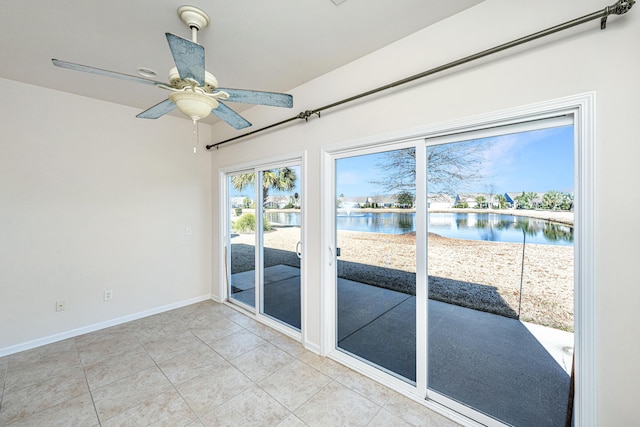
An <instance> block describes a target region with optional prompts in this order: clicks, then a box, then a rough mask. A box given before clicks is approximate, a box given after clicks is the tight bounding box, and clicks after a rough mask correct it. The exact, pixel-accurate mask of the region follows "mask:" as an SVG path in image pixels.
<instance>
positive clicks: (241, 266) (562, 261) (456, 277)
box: [231, 210, 573, 331]
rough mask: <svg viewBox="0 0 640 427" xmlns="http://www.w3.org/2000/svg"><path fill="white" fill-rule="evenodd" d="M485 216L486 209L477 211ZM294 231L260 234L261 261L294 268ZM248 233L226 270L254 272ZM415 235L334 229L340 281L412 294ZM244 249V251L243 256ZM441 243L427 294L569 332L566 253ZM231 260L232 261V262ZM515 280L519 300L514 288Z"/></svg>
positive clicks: (436, 244)
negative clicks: (336, 234) (337, 230)
mask: <svg viewBox="0 0 640 427" xmlns="http://www.w3.org/2000/svg"><path fill="white" fill-rule="evenodd" d="M484 212H486V210H485V211H484ZM299 236H300V230H299V229H298V228H295V227H283V228H279V227H278V228H275V230H274V231H272V232H269V233H265V235H264V242H265V262H266V264H267V265H273V264H277V263H283V264H287V265H296V262H297V261H296V259H297V258H296V257H295V253H294V252H293V250H295V249H294V248H295V244H296V242H297V241H298V240H299V239H300V237H299ZM253 239H254V237H253V235H252V234H242V235H236V236H235V237H233V238H232V241H231V243H232V245H234V246H233V253H234V256H233V257H232V271H233V272H238V271H245V270H247V269H253V263H252V258H253V254H252V247H251V245H253V244H254V240H253ZM415 239H416V238H415V234H414V233H410V234H398V235H392V234H377V233H359V232H352V231H340V232H338V246H339V247H340V250H341V256H340V258H339V263H338V275H339V277H342V278H346V279H350V280H356V281H360V282H364V283H370V284H372V285H375V286H380V287H385V288H389V289H394V290H398V291H401V292H405V293H409V294H415V282H416V279H415V277H416V276H415V272H416V261H415V260H416V255H415ZM245 252H246V253H245ZM522 260H523V247H522V244H519V243H502V242H487V241H475V240H460V239H448V238H444V237H441V236H438V235H435V234H432V235H430V236H429V240H428V271H429V297H430V298H432V299H436V300H440V301H445V302H450V303H454V304H458V305H462V306H465V307H471V308H475V309H478V310H483V311H488V312H492V313H496V314H501V315H505V316H508V317H517V316H518V312H520V318H521V320H524V321H527V322H532V323H536V324H540V325H545V326H550V327H553V328H557V329H563V330H567V331H573V248H572V247H567V246H550V245H536V244H527V245H526V248H524V269H523V268H522ZM234 261H235V262H234ZM521 279H522V303H521V305H520V285H521Z"/></svg>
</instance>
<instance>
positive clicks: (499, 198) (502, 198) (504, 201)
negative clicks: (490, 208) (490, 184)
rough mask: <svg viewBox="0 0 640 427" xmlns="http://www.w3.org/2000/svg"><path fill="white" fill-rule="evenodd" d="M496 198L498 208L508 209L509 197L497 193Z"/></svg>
mask: <svg viewBox="0 0 640 427" xmlns="http://www.w3.org/2000/svg"><path fill="white" fill-rule="evenodd" d="M496 200H497V201H498V208H500V209H506V207H507V198H506V197H505V196H504V194H498V195H496Z"/></svg>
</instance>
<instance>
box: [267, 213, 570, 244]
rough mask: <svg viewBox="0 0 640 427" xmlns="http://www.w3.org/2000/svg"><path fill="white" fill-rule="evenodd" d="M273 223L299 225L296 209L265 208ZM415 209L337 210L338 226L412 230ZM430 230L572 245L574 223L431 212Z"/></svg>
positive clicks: (458, 235)
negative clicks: (384, 210)
mask: <svg viewBox="0 0 640 427" xmlns="http://www.w3.org/2000/svg"><path fill="white" fill-rule="evenodd" d="M266 216H267V219H269V221H271V222H272V223H281V224H288V225H300V213H298V212H286V213H285V212H277V213H274V212H267V213H266ZM415 220H416V214H415V213H414V212H409V213H399V212H380V213H378V212H376V213H353V212H352V213H351V214H346V213H345V214H338V216H337V217H336V225H337V227H338V230H347V231H361V232H370V233H383V234H402V233H410V232H412V231H415V229H416V227H415ZM429 232H430V233H436V234H439V235H441V236H444V237H449V238H453V239H467V240H488V241H492V242H522V241H523V238H524V237H525V236H526V240H527V243H540V244H547V245H564V246H571V245H573V227H570V226H568V225H561V224H556V223H552V222H549V221H545V220H542V219H535V218H528V217H521V216H514V215H506V214H493V213H432V214H429Z"/></svg>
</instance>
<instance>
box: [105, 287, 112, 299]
mask: <svg viewBox="0 0 640 427" xmlns="http://www.w3.org/2000/svg"><path fill="white" fill-rule="evenodd" d="M112 299H113V289H109V290H106V291H104V300H105V301H111V300H112Z"/></svg>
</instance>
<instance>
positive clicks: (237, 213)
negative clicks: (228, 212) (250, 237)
mask: <svg viewBox="0 0 640 427" xmlns="http://www.w3.org/2000/svg"><path fill="white" fill-rule="evenodd" d="M240 215H242V208H236V216H240Z"/></svg>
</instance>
